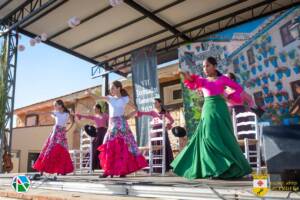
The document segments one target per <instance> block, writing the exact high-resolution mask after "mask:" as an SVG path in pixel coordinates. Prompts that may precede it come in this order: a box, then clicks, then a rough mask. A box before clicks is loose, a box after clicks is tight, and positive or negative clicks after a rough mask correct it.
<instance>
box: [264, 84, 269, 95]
mask: <svg viewBox="0 0 300 200" xmlns="http://www.w3.org/2000/svg"><path fill="white" fill-rule="evenodd" d="M263 91H264V93H265V94H268V93H269V88H268V86H264V87H263Z"/></svg>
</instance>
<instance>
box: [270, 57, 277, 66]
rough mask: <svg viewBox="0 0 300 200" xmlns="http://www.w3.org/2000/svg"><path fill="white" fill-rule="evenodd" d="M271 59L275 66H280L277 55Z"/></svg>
mask: <svg viewBox="0 0 300 200" xmlns="http://www.w3.org/2000/svg"><path fill="white" fill-rule="evenodd" d="M270 61H271V63H272V65H273V66H274V68H277V67H278V62H277V57H276V56H273V57H270Z"/></svg>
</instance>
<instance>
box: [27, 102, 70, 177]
mask: <svg viewBox="0 0 300 200" xmlns="http://www.w3.org/2000/svg"><path fill="white" fill-rule="evenodd" d="M54 109H55V110H54V111H53V112H51V113H43V114H52V117H53V118H54V119H55V125H54V127H53V130H52V132H51V134H50V135H49V137H48V139H47V141H46V143H45V144H44V147H43V149H42V151H41V153H40V155H39V157H38V159H37V160H36V162H35V163H34V165H33V168H34V169H36V170H37V171H39V172H46V173H50V174H54V173H57V174H61V175H65V174H68V173H71V172H73V170H74V168H73V163H72V160H71V157H70V154H69V151H68V142H67V138H66V124H67V122H68V120H69V117H70V112H69V110H68V109H67V108H66V107H65V105H64V102H63V101H62V100H57V101H55V102H54Z"/></svg>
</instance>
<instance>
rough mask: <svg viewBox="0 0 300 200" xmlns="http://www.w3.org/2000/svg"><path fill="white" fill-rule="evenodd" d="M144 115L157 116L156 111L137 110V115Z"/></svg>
mask: <svg viewBox="0 0 300 200" xmlns="http://www.w3.org/2000/svg"><path fill="white" fill-rule="evenodd" d="M143 115H146V116H150V117H155V116H156V114H155V112H154V111H149V112H144V111H137V117H141V116H143Z"/></svg>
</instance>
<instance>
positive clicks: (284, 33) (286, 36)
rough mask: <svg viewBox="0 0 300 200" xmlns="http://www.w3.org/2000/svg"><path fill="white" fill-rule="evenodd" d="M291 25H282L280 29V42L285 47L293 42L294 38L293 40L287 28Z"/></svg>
mask: <svg viewBox="0 0 300 200" xmlns="http://www.w3.org/2000/svg"><path fill="white" fill-rule="evenodd" d="M291 25H292V22H291V21H289V22H288V23H286V24H284V25H283V26H282V27H280V35H281V41H282V45H283V46H286V45H288V44H290V43H291V42H293V41H295V38H293V36H292V34H291V32H290V30H289V28H290V26H291Z"/></svg>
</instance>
